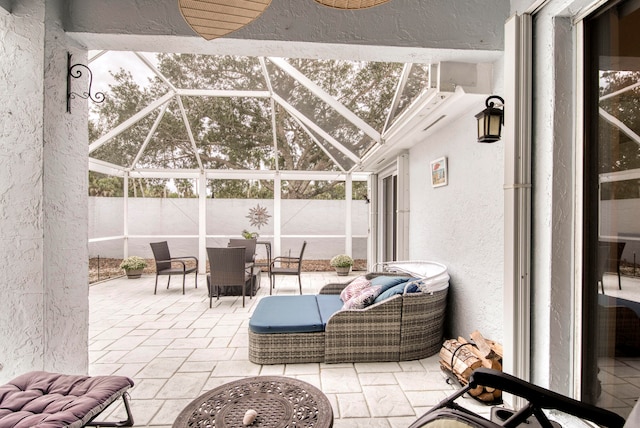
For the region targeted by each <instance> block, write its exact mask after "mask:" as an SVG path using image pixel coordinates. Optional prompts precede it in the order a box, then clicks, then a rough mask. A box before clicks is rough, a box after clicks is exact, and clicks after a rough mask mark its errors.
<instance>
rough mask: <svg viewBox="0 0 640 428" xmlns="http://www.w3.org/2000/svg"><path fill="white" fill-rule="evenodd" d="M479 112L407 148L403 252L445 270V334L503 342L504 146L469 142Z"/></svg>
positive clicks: (473, 132) (474, 138) (474, 129)
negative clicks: (441, 168)
mask: <svg viewBox="0 0 640 428" xmlns="http://www.w3.org/2000/svg"><path fill="white" fill-rule="evenodd" d="M483 107H484V106H483V105H479V106H478V111H480V110H481V109H482V108H483ZM478 111H470V112H469V113H468V114H465V115H462V116H461V118H460V119H458V120H457V121H456V122H455V123H453V124H451V125H450V126H447V127H446V129H444V130H442V131H440V132H438V133H436V134H434V135H431V136H428V137H427V138H426V139H425V140H424V142H422V143H420V144H418V145H416V146H415V147H414V148H412V149H411V151H410V154H409V158H410V176H411V183H410V186H411V189H410V194H411V207H410V210H411V211H410V212H411V214H410V255H411V258H412V259H426V260H434V261H438V262H441V263H443V264H445V265H447V267H448V268H449V274H450V275H451V282H450V288H449V292H450V294H449V307H448V310H447V316H448V320H449V329H448V331H445V335H451V337H457V336H459V335H460V336H464V337H469V334H470V333H471V332H472V331H474V330H479V331H480V332H481V333H482V334H483V335H484V336H485V337H487V338H490V339H493V340H497V341H499V342H502V339H503V337H502V336H503V331H502V307H503V298H502V294H503V275H504V273H503V265H504V262H503V258H504V250H503V249H504V242H503V241H504V233H503V222H504V219H503V211H504V203H503V145H502V144H501V143H500V142H498V143H494V144H480V143H477V142H476V138H477V135H476V126H475V119H474V117H473V116H474V114H475V113H477V112H478ZM441 156H446V157H447V163H448V172H449V184H448V185H446V186H443V187H435V188H434V187H432V186H431V177H430V162H431V161H433V160H435V159H437V158H439V157H441Z"/></svg>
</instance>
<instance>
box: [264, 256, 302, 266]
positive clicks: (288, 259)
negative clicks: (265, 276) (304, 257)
mask: <svg viewBox="0 0 640 428" xmlns="http://www.w3.org/2000/svg"><path fill="white" fill-rule="evenodd" d="M276 263H294V264H295V263H300V257H287V256H279V257H276V258H275V259H273V260H271V266H272V267H273V266H274V265H275V264H276Z"/></svg>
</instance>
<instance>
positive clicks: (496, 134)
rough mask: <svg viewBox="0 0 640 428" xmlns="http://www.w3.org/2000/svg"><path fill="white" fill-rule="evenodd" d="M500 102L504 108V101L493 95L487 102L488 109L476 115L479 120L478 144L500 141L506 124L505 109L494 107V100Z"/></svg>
mask: <svg viewBox="0 0 640 428" xmlns="http://www.w3.org/2000/svg"><path fill="white" fill-rule="evenodd" d="M494 98H495V99H496V100H499V101H500V105H501V106H502V107H503V108H504V100H503V99H502V98H501V97H499V96H497V95H491V96H490V97H489V98H487V100H486V101H485V105H486V106H487V108H486V109H484V110H482V111H481V112H480V113H478V114H476V119H477V120H478V143H495V142H496V141H500V137H501V135H500V134H501V132H502V125H503V124H504V110H503V108H497V107H494V106H495V103H494V102H493V101H491V100H492V99H494Z"/></svg>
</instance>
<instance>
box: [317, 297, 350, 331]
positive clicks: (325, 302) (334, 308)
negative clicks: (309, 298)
mask: <svg viewBox="0 0 640 428" xmlns="http://www.w3.org/2000/svg"><path fill="white" fill-rule="evenodd" d="M315 297H316V299H317V301H318V310H319V311H320V319H321V320H322V329H323V330H324V329H325V328H327V322H328V321H329V318H331V315H333V314H335V313H336V312H338V311H339V310H340V309H342V305H344V302H343V301H342V299H341V298H340V295H339V294H318V295H317V296H315Z"/></svg>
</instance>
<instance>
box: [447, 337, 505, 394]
mask: <svg viewBox="0 0 640 428" xmlns="http://www.w3.org/2000/svg"><path fill="white" fill-rule="evenodd" d="M440 367H441V368H442V370H445V371H447V372H448V373H450V374H452V375H453V376H455V378H456V379H457V380H458V382H460V384H462V385H463V386H466V385H467V384H468V383H469V377H470V376H471V373H473V371H474V370H475V369H477V368H479V367H487V368H490V369H495V370H502V345H500V344H499V343H497V342H494V341H492V340H488V339H485V338H484V337H483V336H482V334H481V333H480V332H479V331H477V330H476V331H474V332H473V333H471V340H466V339H465V338H464V337H462V336H460V337H458V338H457V339H449V340H445V342H444V343H443V344H442V348H441V349H440ZM469 394H471V395H472V396H474V397H476V398H477V399H478V400H481V401H485V402H492V401H495V400H498V399H500V397H501V396H502V391H500V390H499V389H495V388H491V387H485V386H482V385H478V386H477V387H476V388H473V389H471V390H469Z"/></svg>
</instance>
